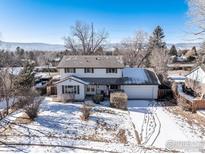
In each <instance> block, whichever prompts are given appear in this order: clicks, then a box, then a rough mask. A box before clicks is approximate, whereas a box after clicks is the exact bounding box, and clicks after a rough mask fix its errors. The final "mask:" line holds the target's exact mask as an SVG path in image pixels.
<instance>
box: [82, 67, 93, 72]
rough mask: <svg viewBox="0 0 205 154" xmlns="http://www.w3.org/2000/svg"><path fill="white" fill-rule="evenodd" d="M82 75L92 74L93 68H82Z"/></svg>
mask: <svg viewBox="0 0 205 154" xmlns="http://www.w3.org/2000/svg"><path fill="white" fill-rule="evenodd" d="M84 73H94V68H84Z"/></svg>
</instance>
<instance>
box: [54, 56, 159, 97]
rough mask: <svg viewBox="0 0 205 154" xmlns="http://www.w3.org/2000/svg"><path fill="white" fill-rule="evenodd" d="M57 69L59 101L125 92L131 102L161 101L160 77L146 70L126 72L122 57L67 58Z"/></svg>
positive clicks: (64, 58)
mask: <svg viewBox="0 0 205 154" xmlns="http://www.w3.org/2000/svg"><path fill="white" fill-rule="evenodd" d="M57 68H58V69H59V72H60V81H58V82H56V83H55V84H56V85H57V96H58V98H59V99H76V100H84V99H85V97H86V96H93V95H96V94H104V95H105V96H109V94H110V93H111V92H114V91H122V90H123V91H125V92H126V93H127V95H128V98H129V99H157V93H158V85H159V84H160V82H159V80H158V78H157V76H156V74H155V73H154V72H153V71H150V70H148V69H143V68H124V63H123V58H122V56H64V57H63V59H62V60H61V62H60V63H59V65H58V67H57Z"/></svg>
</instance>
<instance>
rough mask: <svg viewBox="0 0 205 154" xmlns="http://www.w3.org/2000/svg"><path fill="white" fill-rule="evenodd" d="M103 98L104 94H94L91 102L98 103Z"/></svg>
mask: <svg viewBox="0 0 205 154" xmlns="http://www.w3.org/2000/svg"><path fill="white" fill-rule="evenodd" d="M103 100H104V96H103V95H102V94H96V95H95V96H93V102H94V103H96V104H100V102H101V101H103Z"/></svg>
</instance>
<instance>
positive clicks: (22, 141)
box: [0, 100, 157, 152]
mask: <svg viewBox="0 0 205 154" xmlns="http://www.w3.org/2000/svg"><path fill="white" fill-rule="evenodd" d="M82 106H83V105H82V103H78V104H76V103H75V104H74V103H59V102H49V101H48V100H45V101H44V102H43V103H42V104H41V106H40V112H39V115H38V117H37V118H36V119H35V121H33V122H32V121H29V120H26V117H24V116H23V115H24V114H22V113H21V112H20V111H18V112H17V113H14V114H12V115H10V116H8V117H6V118H5V119H3V120H2V121H1V129H0V132H1V138H0V143H1V146H0V150H1V151H21V152H68V151H78V152H79V151H90V152H91V151H93V152H97V151H99V152H137V151H150V150H149V149H146V148H143V147H139V146H137V139H136V136H135V131H134V127H133V125H132V122H131V121H130V117H129V114H128V113H127V111H122V110H117V109H112V108H109V107H103V106H100V105H95V106H93V107H92V109H91V115H90V117H89V120H88V121H82V120H81V118H80V116H81V115H82V113H81V108H82ZM16 117H18V118H16ZM20 117H21V118H20ZM6 124H7V126H6V127H4V126H5V125H6ZM123 132H124V134H123ZM36 147H37V148H36ZM152 151H155V150H152ZM156 151H157V150H156Z"/></svg>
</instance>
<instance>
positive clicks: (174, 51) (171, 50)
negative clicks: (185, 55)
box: [169, 45, 177, 56]
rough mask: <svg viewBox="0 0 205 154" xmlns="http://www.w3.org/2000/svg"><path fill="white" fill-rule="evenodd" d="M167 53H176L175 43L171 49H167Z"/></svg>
mask: <svg viewBox="0 0 205 154" xmlns="http://www.w3.org/2000/svg"><path fill="white" fill-rule="evenodd" d="M169 55H174V56H176V55H177V49H176V47H175V45H172V47H171V49H170V50H169Z"/></svg>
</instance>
